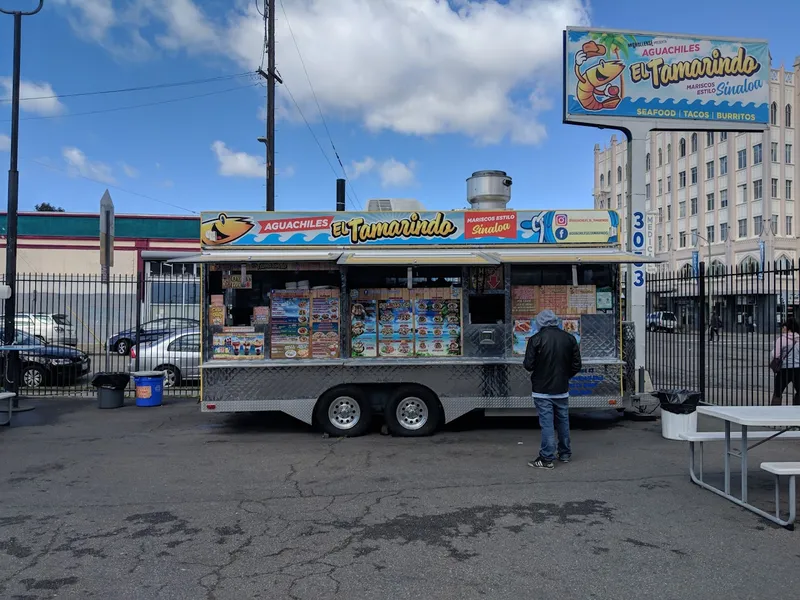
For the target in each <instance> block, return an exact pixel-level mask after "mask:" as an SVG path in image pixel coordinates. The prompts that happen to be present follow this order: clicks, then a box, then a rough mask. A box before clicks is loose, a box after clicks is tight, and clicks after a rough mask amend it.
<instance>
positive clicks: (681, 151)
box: [678, 138, 686, 158]
mask: <svg viewBox="0 0 800 600" xmlns="http://www.w3.org/2000/svg"><path fill="white" fill-rule="evenodd" d="M684 156H686V139H685V138H681V141H680V142H678V158H683V157H684Z"/></svg>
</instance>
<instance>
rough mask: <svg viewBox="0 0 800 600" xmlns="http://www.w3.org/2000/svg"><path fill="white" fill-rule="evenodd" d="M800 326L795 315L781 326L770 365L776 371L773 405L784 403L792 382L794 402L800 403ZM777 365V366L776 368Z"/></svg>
mask: <svg viewBox="0 0 800 600" xmlns="http://www.w3.org/2000/svg"><path fill="white" fill-rule="evenodd" d="M799 332H800V327H798V325H797V321H796V320H795V319H794V317H789V318H788V319H786V322H785V323H784V324H783V327H782V328H781V335H780V337H778V339H777V341H776V342H775V349H774V351H773V352H772V357H771V358H772V360H771V361H770V367H771V368H773V370H774V371H775V387H774V391H773V392H772V405H773V406H780V405H781V404H783V398H782V396H783V392H784V391H786V388H787V387H789V384H790V383H791V384H792V387H793V388H794V397H793V399H792V404H794V405H795V406H798V405H800V335H799V334H798V333H799ZM776 367H777V368H776Z"/></svg>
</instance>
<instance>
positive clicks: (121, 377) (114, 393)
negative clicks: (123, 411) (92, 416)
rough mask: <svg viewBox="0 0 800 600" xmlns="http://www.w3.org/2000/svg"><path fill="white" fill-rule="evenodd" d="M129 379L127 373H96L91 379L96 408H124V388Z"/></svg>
mask: <svg viewBox="0 0 800 600" xmlns="http://www.w3.org/2000/svg"><path fill="white" fill-rule="evenodd" d="M130 380H131V377H130V375H128V374H127V373H98V374H97V375H95V376H94V378H92V385H93V386H94V387H95V388H96V389H97V408H121V407H123V406H125V388H126V387H128V382H130Z"/></svg>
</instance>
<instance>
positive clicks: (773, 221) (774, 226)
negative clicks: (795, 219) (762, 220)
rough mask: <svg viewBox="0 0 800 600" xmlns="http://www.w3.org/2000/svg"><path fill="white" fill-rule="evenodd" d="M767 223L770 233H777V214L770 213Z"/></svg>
mask: <svg viewBox="0 0 800 600" xmlns="http://www.w3.org/2000/svg"><path fill="white" fill-rule="evenodd" d="M769 225H770V229H771V230H772V235H778V215H772V219H770V223H769Z"/></svg>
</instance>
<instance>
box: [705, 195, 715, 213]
mask: <svg viewBox="0 0 800 600" xmlns="http://www.w3.org/2000/svg"><path fill="white" fill-rule="evenodd" d="M706 210H714V192H711V193H710V194H706Z"/></svg>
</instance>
